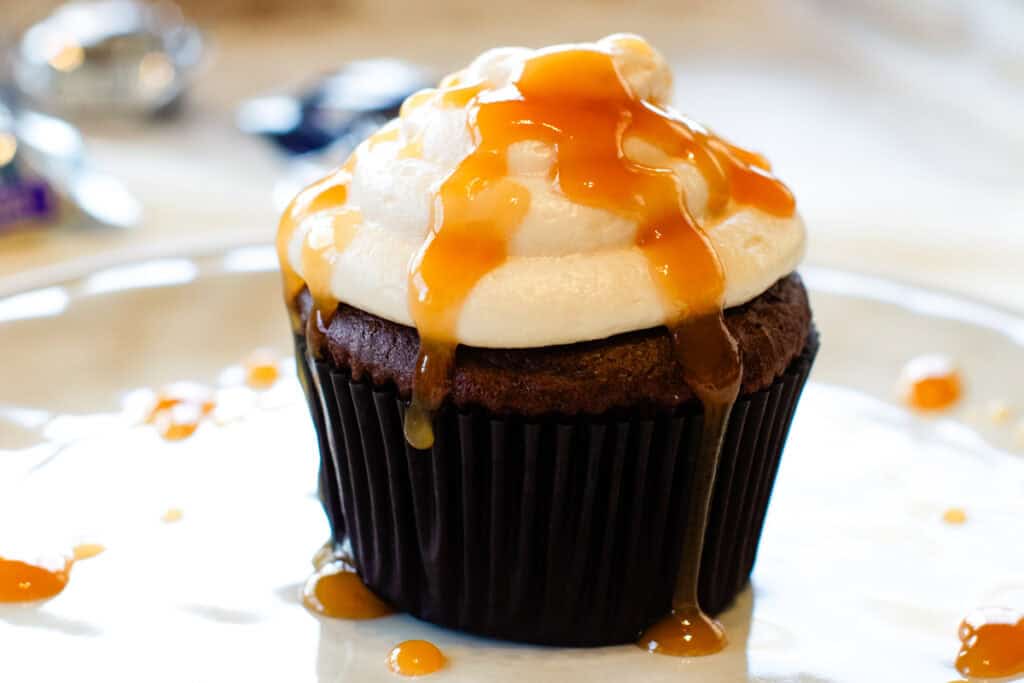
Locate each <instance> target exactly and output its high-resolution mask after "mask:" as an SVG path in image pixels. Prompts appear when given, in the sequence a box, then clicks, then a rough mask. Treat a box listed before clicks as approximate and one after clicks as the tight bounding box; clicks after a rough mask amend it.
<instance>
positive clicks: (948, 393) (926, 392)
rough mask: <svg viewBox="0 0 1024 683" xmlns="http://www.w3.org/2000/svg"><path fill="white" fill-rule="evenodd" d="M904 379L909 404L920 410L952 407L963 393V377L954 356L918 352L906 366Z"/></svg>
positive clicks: (937, 409) (904, 392)
mask: <svg viewBox="0 0 1024 683" xmlns="http://www.w3.org/2000/svg"><path fill="white" fill-rule="evenodd" d="M901 383H902V385H903V396H904V400H905V401H906V403H907V405H908V406H910V407H911V408H913V409H914V410H918V411H921V412H938V411H942V410H947V409H949V408H951V407H952V406H953V405H954V404H956V403H957V401H959V400H960V397H961V395H962V394H963V380H962V378H961V376H960V371H959V370H958V369H957V367H956V364H955V363H954V362H953V361H952V359H950V358H948V357H946V356H941V355H929V356H919V357H918V358H915V359H913V360H911V361H910V362H909V363H907V365H906V367H905V368H904V369H903V375H902V380H901Z"/></svg>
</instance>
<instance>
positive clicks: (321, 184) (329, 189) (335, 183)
mask: <svg viewBox="0 0 1024 683" xmlns="http://www.w3.org/2000/svg"><path fill="white" fill-rule="evenodd" d="M355 160H356V157H355V155H353V156H352V157H350V158H349V161H348V162H346V164H345V165H344V166H342V167H341V168H340V169H338V170H337V171H336V172H334V173H332V174H331V175H329V176H327V177H326V178H323V179H321V180H319V181H317V182H315V183H313V184H312V185H310V186H309V187H307V188H306V189H304V190H303V191H302V192H300V193H299V194H298V195H296V197H295V199H293V200H292V201H291V203H290V204H289V205H288V208H287V209H285V211H284V215H283V216H281V222H280V224H279V226H278V230H277V240H276V247H277V258H278V261H279V262H280V264H281V277H282V279H283V281H284V297H285V303H286V304H287V305H288V308H289V310H290V311H291V312H292V325H293V327H294V328H295V329H296V330H297V329H299V318H298V313H297V311H296V309H295V299H296V297H297V296H298V295H299V292H300V291H302V288H303V287H304V286H308V287H309V290H310V294H311V295H312V296H313V300H314V302H315V301H319V302H320V305H330V298H331V297H330V290H329V289H328V290H324V289H322V287H324V286H325V285H326V284H327V283H328V278H327V277H326V276H325V275H324V274H323V273H324V272H325V271H326V270H327V268H326V267H324V268H319V267H318V266H317V264H315V263H314V261H315V260H316V258H317V256H318V255H319V256H321V257H323V258H325V259H326V258H332V259H333V258H336V254H337V252H338V251H339V249H338V245H337V244H332V241H333V239H334V238H335V237H338V236H339V235H337V234H334V231H333V230H331V229H329V228H321V230H322V232H321V234H320V235H319V237H320V240H321V241H320V248H318V247H317V246H314V247H312V248H309V249H307V245H306V243H305V241H304V242H303V249H302V255H301V259H300V260H301V262H302V267H303V268H305V267H306V260H307V259H308V260H309V262H310V266H311V267H312V268H313V269H314V271H315V272H314V273H313V275H312V276H309V275H305V273H304V275H305V279H304V278H303V277H302V276H300V275H299V274H298V273H296V272H295V270H294V269H293V268H292V267H291V258H290V257H289V251H290V249H291V243H292V239H293V237H294V236H295V231H296V230H298V229H299V227H300V226H301V225H302V222H303V220H304V219H305V218H306V217H307V216H311V215H313V214H316V213H320V212H326V211H328V210H330V209H334V208H337V207H340V206H342V205H343V204H344V203H345V200H347V199H348V184H349V182H350V181H351V179H352V173H351V171H352V168H353V166H354V164H355ZM348 216H349V217H350V218H349V219H342V220H341V223H342V224H346V223H351V222H352V221H353V220H354V216H353V214H352V213H351V212H350V213H349V214H348ZM331 223H333V221H328V225H330V224H331ZM352 227H353V226H352V225H347V226H346V227H343V228H342V229H341V230H340V232H341V235H340V236H341V237H344V236H345V234H346V230H347V229H351V228H352ZM328 247H330V248H328ZM332 262H333V261H332ZM318 275H319V277H317V276H318ZM307 280H309V282H307ZM314 287H318V289H316V290H315V291H314ZM335 305H336V302H335ZM332 311H333V307H332V308H331V309H329V310H325V313H326V314H329V313H330V312H332Z"/></svg>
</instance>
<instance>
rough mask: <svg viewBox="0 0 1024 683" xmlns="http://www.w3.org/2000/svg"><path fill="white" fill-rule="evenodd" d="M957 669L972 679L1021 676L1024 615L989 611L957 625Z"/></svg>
mask: <svg viewBox="0 0 1024 683" xmlns="http://www.w3.org/2000/svg"><path fill="white" fill-rule="evenodd" d="M959 636H960V653H959V654H958V655H957V658H956V670H957V671H959V672H960V673H961V674H962V675H964V676H968V677H969V678H972V679H977V678H1007V677H1010V676H1021V675H1024V612H1021V611H1019V610H1009V609H999V608H988V609H983V610H978V611H977V612H975V613H973V614H971V615H969V616H968V617H967V618H966V619H964V620H963V622H961V624H960V630H959Z"/></svg>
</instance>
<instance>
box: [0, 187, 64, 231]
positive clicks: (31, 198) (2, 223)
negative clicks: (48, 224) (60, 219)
mask: <svg viewBox="0 0 1024 683" xmlns="http://www.w3.org/2000/svg"><path fill="white" fill-rule="evenodd" d="M56 214H57V198H56V196H55V195H54V193H53V190H52V189H51V188H50V186H49V185H48V184H47V183H46V182H45V181H43V180H38V179H28V178H20V179H17V180H14V181H13V182H9V183H6V184H3V185H0V231H3V230H5V229H6V228H8V227H9V226H12V225H14V224H17V223H21V222H23V221H30V222H44V221H50V220H52V219H53V218H55V217H56Z"/></svg>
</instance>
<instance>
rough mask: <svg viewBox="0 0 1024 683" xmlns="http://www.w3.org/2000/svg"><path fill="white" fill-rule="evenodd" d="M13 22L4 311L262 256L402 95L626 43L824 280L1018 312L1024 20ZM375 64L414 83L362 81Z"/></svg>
mask: <svg viewBox="0 0 1024 683" xmlns="http://www.w3.org/2000/svg"><path fill="white" fill-rule="evenodd" d="M90 5H92V7H90ZM0 17H2V19H0V22H2V24H0V38H2V44H3V56H4V60H5V61H4V67H3V71H2V79H0V93H2V94H3V100H2V101H3V102H4V110H3V111H2V112H0V120H5V121H6V123H4V126H5V128H4V129H3V130H0V180H2V181H3V182H4V183H5V184H4V186H2V187H0V276H13V277H8V278H6V282H7V284H8V285H10V286H15V285H14V284H11V283H18V282H21V283H24V282H28V281H30V280H32V279H34V278H37V277H38V276H39V273H40V272H41V269H43V270H44V271H45V270H49V269H53V268H55V267H61V266H62V265H66V264H68V263H79V262H81V261H82V260H87V261H89V260H91V261H93V262H96V263H101V262H109V261H111V260H118V259H121V258H129V257H131V256H133V255H147V254H153V253H166V252H167V251H178V250H181V251H185V250H189V249H193V248H196V247H197V246H201V245H205V244H211V243H234V242H239V241H265V242H269V241H271V240H272V239H273V235H274V231H275V228H276V221H277V214H278V213H279V211H280V209H281V204H282V202H283V201H284V198H285V197H286V196H287V195H288V194H289V193H290V192H291V191H292V190H294V189H295V188H297V187H298V185H300V184H301V183H302V182H303V181H304V179H306V178H308V177H309V176H310V175H312V174H314V173H316V172H318V170H319V169H321V168H323V167H325V166H328V165H330V164H332V163H336V162H338V161H340V160H341V158H342V157H343V156H344V151H345V149H346V148H347V147H348V146H350V145H351V143H352V142H353V141H354V140H355V139H357V138H358V137H359V136H360V135H362V134H364V131H365V129H366V128H367V126H372V125H376V123H377V122H379V120H380V118H381V117H383V116H386V115H387V113H388V111H389V109H390V108H391V107H393V106H394V101H395V99H394V98H396V97H400V96H401V95H402V94H404V92H405V91H407V90H409V89H416V88H418V87H419V86H420V84H421V83H423V82H429V81H430V80H431V79H433V78H436V76H437V75H439V74H443V73H445V72H447V71H450V70H453V69H455V68H458V67H459V66H461V65H463V64H465V63H466V62H467V61H468V60H470V59H472V57H473V56H475V55H476V54H477V53H479V52H481V51H482V50H484V49H487V48H489V47H493V46H496V45H507V44H522V45H527V46H541V45H544V44H548V43H553V42H565V41H572V40H586V39H596V38H598V37H600V36H602V35H605V34H608V33H613V32H620V31H628V32H635V33H639V34H641V35H643V36H645V37H646V38H647V39H649V40H650V41H651V42H652V43H653V44H654V45H655V46H656V47H658V48H659V49H660V50H661V51H662V52H663V53H664V54H665V55H666V57H667V58H668V60H669V61H670V63H671V64H672V67H673V70H674V72H675V76H676V104H677V106H678V108H679V109H680V110H682V111H683V112H685V113H686V114H688V115H690V116H692V117H694V118H696V119H698V120H700V121H703V122H705V123H707V124H708V125H709V126H710V127H712V128H713V129H715V130H716V131H717V132H719V133H721V134H723V135H724V136H726V137H727V138H730V139H732V140H733V141H735V142H737V143H739V144H741V145H744V146H747V147H751V148H753V149H756V150H758V151H761V152H763V153H764V154H766V155H767V156H768V158H769V159H771V160H772V162H773V163H774V166H775V169H776V171H777V173H778V174H779V175H780V176H781V177H782V179H783V180H785V181H786V182H787V183H788V184H789V185H790V186H791V187H792V188H793V189H794V191H795V193H796V196H797V199H798V205H799V207H800V210H801V211H802V213H803V214H804V217H805V219H806V220H807V223H808V225H809V227H810V231H811V241H810V248H809V255H808V259H809V261H810V262H812V263H814V264H817V265H832V266H839V267H844V268H849V269H854V270H858V271H865V272H871V273H878V274H884V275H888V276H892V277H895V278H899V279H901V280H906V281H913V282H918V283H923V284H928V285H933V286H940V287H943V288H946V289H955V290H958V291H961V292H965V293H969V294H972V295H975V296H977V297H981V298H984V299H987V300H989V301H992V302H995V303H999V304H1002V305H1005V306H1011V307H1015V308H1018V309H1020V310H1024V2H1021V1H1020V0H986V1H985V2H977V1H971V0H916V1H915V2H903V1H899V0H828V1H826V0H719V1H714V2H712V1H710V0H708V1H698V0H655V1H652V2H613V1H611V0H597V1H591V2H584V1H582V0H575V1H574V0H569V1H561V2H552V1H551V0H516V1H515V2H501V3H496V2H486V1H485V0H478V1H476V2H469V1H467V0H441V1H438V2H433V3H426V2H415V1H412V0H380V1H374V0H308V1H305V2H303V1H291V2H287V1H285V0H179V3H178V8H177V9H176V8H174V7H173V6H170V5H167V4H163V5H161V6H159V7H158V8H154V7H148V6H147V7H141V9H140V6H138V5H131V3H127V2H124V1H123V0H117V2H113V3H110V2H105V3H87V2H79V3H74V5H73V6H72V7H68V6H66V5H62V4H61V3H58V2H54V1H52V0H33V1H32V2H25V1H24V0H0ZM126 17H127V18H126ZM40 22H41V23H40ZM381 57H388V58H391V57H393V58H400V59H402V60H406V62H407V63H394V62H369V63H365V62H360V63H358V64H356V65H355V66H352V62H356V61H357V60H367V59H371V58H381ZM346 65H349V66H348V67H347V68H346ZM339 69H342V71H340V72H339V71H338V70H339ZM331 73H335V74H336V75H335V77H334V78H333V79H329V80H327V81H325V80H323V77H324V76H325V75H327V74H331ZM126 74H128V76H126ZM54 116H56V117H59V118H54ZM69 124H70V125H69ZM55 141H57V142H55Z"/></svg>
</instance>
